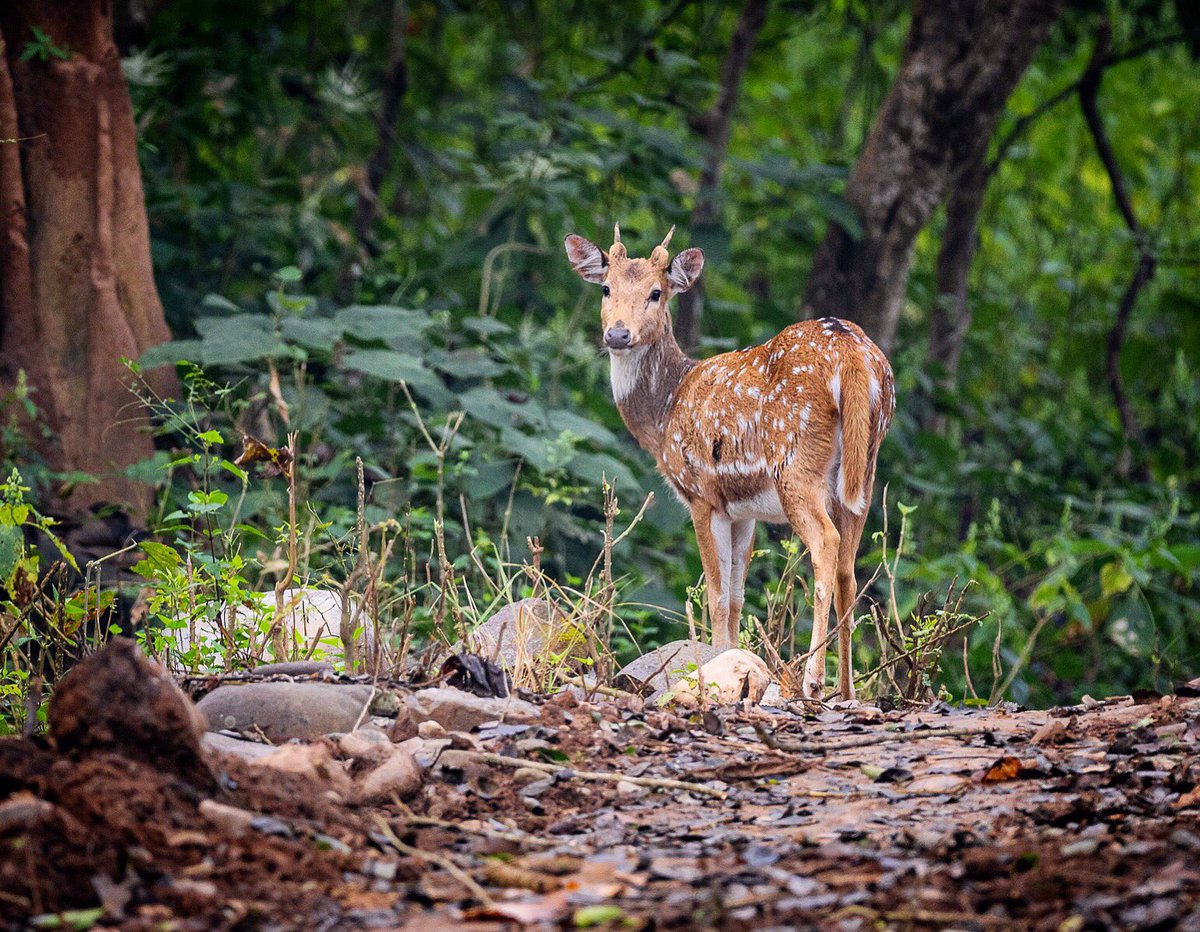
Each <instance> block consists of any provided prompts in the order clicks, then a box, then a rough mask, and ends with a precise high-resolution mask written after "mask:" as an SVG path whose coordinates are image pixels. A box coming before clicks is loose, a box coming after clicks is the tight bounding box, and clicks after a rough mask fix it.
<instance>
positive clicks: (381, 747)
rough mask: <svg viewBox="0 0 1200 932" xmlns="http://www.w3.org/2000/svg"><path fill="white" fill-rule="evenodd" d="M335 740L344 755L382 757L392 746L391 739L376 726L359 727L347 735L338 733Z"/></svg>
mask: <svg viewBox="0 0 1200 932" xmlns="http://www.w3.org/2000/svg"><path fill="white" fill-rule="evenodd" d="M337 742H338V749H339V750H340V751H341V752H342V753H343V754H344V755H346V757H377V756H378V757H381V758H382V757H384V756H386V755H387V754H388V753H389V752H390V750H391V748H392V741H391V739H390V738H389V737H388V736H387V735H385V734H384V733H383V732H382V731H379V730H378V729H376V728H360V729H358V730H357V731H352V732H350V733H349V734H348V735H340V736H338V739H337Z"/></svg>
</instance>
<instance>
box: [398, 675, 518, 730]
mask: <svg viewBox="0 0 1200 932" xmlns="http://www.w3.org/2000/svg"><path fill="white" fill-rule="evenodd" d="M405 704H406V706H407V708H408V713H409V715H410V716H411V717H412V720H413V721H414V722H416V723H417V726H418V728H419V727H420V724H421V723H422V722H428V721H435V722H437V723H438V724H439V725H441V726H442V727H443V728H444V729H446V731H470V730H471V729H472V728H474V727H476V726H478V725H482V724H484V723H485V722H494V721H505V722H510V723H513V722H515V723H517V724H530V723H532V722H536V721H538V720H539V718H540V717H541V716H540V713H539V712H538V707H537V706H535V705H533V704H532V703H529V702H525V701H524V700H523V699H517V698H514V697H512V696H510V697H508V698H505V699H498V698H484V697H482V696H475V695H472V694H471V693H468V692H463V691H462V690H461V689H453V688H451V687H448V686H442V687H436V688H434V689H422V690H418V691H417V692H415V693H412V694H410V695H409V696H407V697H406V699H405Z"/></svg>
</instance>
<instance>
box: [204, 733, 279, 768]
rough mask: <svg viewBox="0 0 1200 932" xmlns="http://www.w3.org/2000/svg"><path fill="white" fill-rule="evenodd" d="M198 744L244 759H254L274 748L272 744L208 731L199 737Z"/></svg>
mask: <svg viewBox="0 0 1200 932" xmlns="http://www.w3.org/2000/svg"><path fill="white" fill-rule="evenodd" d="M200 746H201V747H202V748H204V750H206V751H215V752H218V753H220V754H228V755H230V756H231V757H238V758H241V759H242V760H245V761H256V760H260V759H261V758H264V757H266V756H267V755H268V754H270V753H272V752H273V751H274V750H275V747H274V745H270V744H259V743H258V742H257V741H242V740H240V739H238V738H231V737H229V735H219V734H217V733H216V732H213V731H210V732H209V733H208V734H206V735H204V737H202V738H201V739H200Z"/></svg>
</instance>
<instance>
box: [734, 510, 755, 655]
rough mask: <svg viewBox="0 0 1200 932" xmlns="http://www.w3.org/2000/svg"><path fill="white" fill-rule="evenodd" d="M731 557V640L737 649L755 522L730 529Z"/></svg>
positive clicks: (751, 521) (747, 521) (743, 522)
mask: <svg viewBox="0 0 1200 932" xmlns="http://www.w3.org/2000/svg"><path fill="white" fill-rule="evenodd" d="M730 544H731V556H730V567H729V618H728V622H727V624H728V627H729V640H730V643H731V646H733V647H737V645H738V635H739V634H740V633H741V623H742V605H743V604H744V603H745V601H746V572H747V571H748V570H749V569H750V555H751V553H753V552H754V521H753V519H744V520H742V521H734V522H733V525H732V527H731V529H730Z"/></svg>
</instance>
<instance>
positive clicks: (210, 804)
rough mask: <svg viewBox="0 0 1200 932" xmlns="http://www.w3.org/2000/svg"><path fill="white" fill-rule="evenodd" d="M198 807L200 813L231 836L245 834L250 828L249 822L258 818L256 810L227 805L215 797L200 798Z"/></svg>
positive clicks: (235, 836)
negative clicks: (251, 810)
mask: <svg viewBox="0 0 1200 932" xmlns="http://www.w3.org/2000/svg"><path fill="white" fill-rule="evenodd" d="M199 809H200V815H202V816H203V817H204V818H205V819H207V820H208V821H209V822H210V823H211V824H212V825H214V826H215V827H216V828H218V829H220V830H221V831H222V832H224V833H225V834H226V835H229V836H230V837H232V838H237V837H239V836H241V835H244V834H246V832H248V831H249V830H250V825H251V823H252V822H254V820H255V819H257V818H258V813H257V812H250V811H249V810H248V809H239V808H238V807H237V806H228V805H226V804H225V803H219V802H217V801H216V800H215V799H204V800H201V801H200V806H199Z"/></svg>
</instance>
